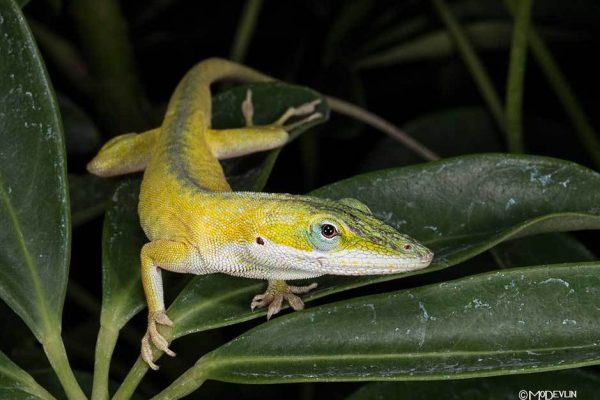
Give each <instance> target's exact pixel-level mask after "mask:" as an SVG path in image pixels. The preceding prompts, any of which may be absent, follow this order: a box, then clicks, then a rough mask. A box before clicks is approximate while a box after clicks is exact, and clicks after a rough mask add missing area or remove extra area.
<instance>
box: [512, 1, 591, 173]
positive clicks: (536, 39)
mask: <svg viewBox="0 0 600 400" xmlns="http://www.w3.org/2000/svg"><path fill="white" fill-rule="evenodd" d="M507 4H508V8H509V10H510V12H511V13H514V12H515V3H514V2H512V1H509V2H508V3H507ZM528 39H529V46H530V48H531V53H532V54H533V56H534V58H535V59H536V61H537V63H538V64H539V66H540V68H541V69H542V72H543V73H544V75H546V79H548V82H549V83H550V86H551V87H552V89H553V90H554V93H556V96H557V97H558V99H559V101H560V102H561V104H562V106H563V107H564V109H565V112H566V113H567V115H568V117H569V118H570V119H571V122H572V123H573V125H574V126H575V129H576V132H577V134H578V135H579V140H580V141H581V142H582V144H583V147H584V149H585V150H586V151H587V152H588V154H589V156H590V157H591V159H592V161H593V162H594V164H595V165H596V168H600V140H599V139H598V133H597V132H596V130H595V129H594V127H593V126H592V124H591V122H590V120H589V119H588V117H587V115H586V114H585V112H584V111H583V108H582V107H581V104H579V101H578V100H577V97H576V96H575V93H574V92H573V89H572V88H571V86H570V85H569V83H568V82H567V80H566V79H565V76H564V75H563V73H562V71H561V70H560V67H559V66H558V63H557V62H556V60H555V59H554V57H553V56H552V53H551V52H550V50H549V49H548V47H547V46H546V43H544V41H543V40H542V38H541V37H540V35H539V34H538V33H537V32H536V30H535V29H534V28H533V27H531V28H530V29H529V36H528Z"/></svg>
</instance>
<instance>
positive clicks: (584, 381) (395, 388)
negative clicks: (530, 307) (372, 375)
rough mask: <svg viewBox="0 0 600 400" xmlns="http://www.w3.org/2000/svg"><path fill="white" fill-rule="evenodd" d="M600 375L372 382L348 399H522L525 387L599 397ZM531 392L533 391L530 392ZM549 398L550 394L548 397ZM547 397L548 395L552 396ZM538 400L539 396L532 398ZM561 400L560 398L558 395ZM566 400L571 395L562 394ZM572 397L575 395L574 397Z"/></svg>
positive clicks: (578, 372) (578, 373)
mask: <svg viewBox="0 0 600 400" xmlns="http://www.w3.org/2000/svg"><path fill="white" fill-rule="evenodd" d="M598 387H600V377H599V376H598V374H595V373H594V372H593V371H590V370H585V369H577V370H571V371H557V372H546V373H541V374H535V375H530V374H527V375H517V376H501V377H493V378H481V379H461V380H454V381H445V382H377V383H368V384H366V385H364V386H363V387H362V388H360V389H359V390H357V391H356V392H355V393H354V394H352V395H351V396H349V397H347V398H346V400H384V399H390V400H391V399H394V400H403V399H439V400H446V399H447V400H451V399H461V400H478V399H484V398H485V399H488V400H507V399H518V398H519V392H520V391H522V390H526V391H528V392H529V391H532V392H534V393H535V392H537V391H538V390H542V391H546V390H550V391H552V390H566V393H567V395H568V393H569V391H570V390H575V391H576V392H577V398H580V399H598V398H600V396H599V394H598ZM527 394H529V393H527ZM548 397H549V396H548ZM548 397H547V398H548ZM525 398H532V399H537V398H538V396H537V395H533V396H531V397H525ZM556 398H557V399H558V398H560V397H556ZM562 398H563V399H567V398H569V397H567V396H562ZM571 398H575V397H573V396H571Z"/></svg>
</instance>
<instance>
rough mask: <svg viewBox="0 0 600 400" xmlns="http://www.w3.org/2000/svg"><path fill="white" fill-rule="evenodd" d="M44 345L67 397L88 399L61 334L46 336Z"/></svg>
mask: <svg viewBox="0 0 600 400" xmlns="http://www.w3.org/2000/svg"><path fill="white" fill-rule="evenodd" d="M42 346H43V347H44V352H45V353H46V356H47V357H48V361H50V365H52V369H54V372H55V373H56V375H57V376H58V380H59V381H60V383H61V385H62V387H63V389H64V390H65V393H66V394H67V397H68V398H69V399H70V400H73V399H86V398H87V397H86V396H85V394H84V393H83V390H81V387H80V386H79V383H77V379H75V375H74V374H73V370H72V369H71V366H70V365H69V359H68V358H67V352H66V350H65V345H64V343H63V341H62V338H61V337H60V335H59V334H55V335H49V336H47V337H45V340H44V342H43V343H42Z"/></svg>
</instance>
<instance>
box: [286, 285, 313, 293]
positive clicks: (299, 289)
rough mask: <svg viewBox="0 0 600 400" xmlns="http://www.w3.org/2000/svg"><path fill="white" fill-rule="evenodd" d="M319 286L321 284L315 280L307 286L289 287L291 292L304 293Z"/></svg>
mask: <svg viewBox="0 0 600 400" xmlns="http://www.w3.org/2000/svg"><path fill="white" fill-rule="evenodd" d="M317 286H319V285H318V284H317V283H316V282H313V283H311V284H310V285H307V286H289V287H288V288H289V291H290V293H294V294H304V293H308V292H310V291H311V290H313V289H315V288H316V287H317Z"/></svg>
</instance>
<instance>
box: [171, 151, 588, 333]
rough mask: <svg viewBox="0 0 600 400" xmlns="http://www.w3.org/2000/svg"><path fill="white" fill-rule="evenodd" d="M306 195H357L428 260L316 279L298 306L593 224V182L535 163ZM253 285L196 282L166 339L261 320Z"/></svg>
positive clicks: (522, 159)
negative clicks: (388, 271) (513, 241)
mask: <svg viewBox="0 0 600 400" xmlns="http://www.w3.org/2000/svg"><path fill="white" fill-rule="evenodd" d="M574 193H577V196H574V195H573V194H574ZM314 194H315V195H317V196H320V197H329V198H336V199H339V198H344V197H355V198H358V199H359V200H361V201H363V202H365V203H366V204H367V205H368V206H369V207H370V208H371V210H373V212H374V213H375V215H376V216H378V217H379V218H381V219H383V220H385V221H387V222H388V223H390V224H391V225H393V226H396V227H397V228H398V229H400V230H401V231H403V232H406V233H408V234H410V235H412V236H413V237H415V238H417V239H419V240H421V241H423V242H424V243H425V244H427V245H428V246H429V247H430V248H431V249H432V250H433V251H434V252H435V253H436V257H435V258H434V261H433V264H432V265H431V266H430V267H428V268H426V269H424V270H420V271H416V272H414V273H410V274H399V275H385V276H373V277H334V276H326V277H323V278H320V279H319V280H318V281H319V282H320V286H319V288H318V289H317V290H315V291H314V292H312V293H310V294H308V295H307V296H306V297H305V298H307V299H314V298H318V297H322V296H325V295H327V294H330V293H334V292H339V291H342V290H347V289H349V288H353V287H358V286H362V285H365V284H368V283H371V282H379V281H385V280H391V279H397V278H400V277H403V276H408V275H412V274H420V273H427V272H430V271H432V270H437V269H442V268H446V267H449V266H452V265H455V264H458V263H459V262H461V261H464V260H466V259H469V258H471V257H474V256H475V255H477V254H480V253H482V252H483V251H485V250H487V249H489V248H491V247H493V246H495V245H496V244H498V243H501V242H503V241H505V240H508V239H510V238H513V237H518V236H525V235H532V234H536V233H543V232H551V231H564V230H573V229H590V228H599V227H600V208H598V206H597V205H598V204H600V176H599V175H598V174H596V173H595V172H593V171H591V170H588V169H586V168H583V167H581V166H578V165H576V164H573V163H569V162H564V161H560V160H553V159H548V158H541V157H527V156H509V155H499V154H498V155H483V156H468V157H458V158H454V159H448V160H444V161H440V162H436V163H428V164H422V165H417V166H413V167H405V168H399V169H392V170H387V171H380V172H375V173H370V174H366V175H361V176H357V177H354V178H350V179H348V180H345V181H342V182H339V183H336V184H333V185H329V186H326V187H324V188H322V189H320V190H318V191H316V192H314ZM227 288H229V289H227ZM263 288H264V282H261V281H255V280H246V279H240V278H232V277H228V276H224V275H219V274H217V275H209V276H199V277H196V278H194V279H193V280H192V281H191V282H190V283H189V284H188V286H187V287H186V288H185V289H184V290H183V291H182V292H181V294H180V295H179V296H178V298H177V299H176V300H175V301H174V302H173V304H172V305H171V307H170V309H169V315H170V317H171V318H172V319H173V321H174V322H175V328H174V329H173V330H170V331H169V332H167V335H168V336H170V337H179V336H182V335H185V334H188V333H191V332H197V331H202V330H206V329H210V328H215V327H218V326H223V325H230V324H233V323H236V322H240V321H245V320H248V319H251V318H255V317H257V316H262V315H264V312H263V311H255V312H251V311H250V309H249V302H250V299H251V298H252V295H253V294H257V293H259V292H260V291H261V290H263ZM217 293H221V295H218V294H217Z"/></svg>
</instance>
